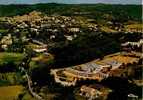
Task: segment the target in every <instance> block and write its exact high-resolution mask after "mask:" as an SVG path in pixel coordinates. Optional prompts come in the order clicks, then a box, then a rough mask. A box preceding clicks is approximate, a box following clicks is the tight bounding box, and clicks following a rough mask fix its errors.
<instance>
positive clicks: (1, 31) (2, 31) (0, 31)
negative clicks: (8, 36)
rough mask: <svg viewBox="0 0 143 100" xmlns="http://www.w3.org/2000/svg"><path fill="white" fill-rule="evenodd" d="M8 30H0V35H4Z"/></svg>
mask: <svg viewBox="0 0 143 100" xmlns="http://www.w3.org/2000/svg"><path fill="white" fill-rule="evenodd" d="M7 31H8V30H6V29H0V33H4V32H7Z"/></svg>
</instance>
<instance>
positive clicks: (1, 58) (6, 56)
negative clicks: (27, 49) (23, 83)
mask: <svg viewBox="0 0 143 100" xmlns="http://www.w3.org/2000/svg"><path fill="white" fill-rule="evenodd" d="M22 59H23V54H22V53H7V52H1V53H0V64H3V63H4V62H7V61H13V62H15V63H19V62H20V61H21V60H22Z"/></svg>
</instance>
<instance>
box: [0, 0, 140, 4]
mask: <svg viewBox="0 0 143 100" xmlns="http://www.w3.org/2000/svg"><path fill="white" fill-rule="evenodd" d="M141 1H142V0H0V4H36V3H66V4H80V3H109V4H141V3H142V2H141Z"/></svg>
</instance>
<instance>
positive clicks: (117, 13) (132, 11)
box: [0, 3, 142, 21]
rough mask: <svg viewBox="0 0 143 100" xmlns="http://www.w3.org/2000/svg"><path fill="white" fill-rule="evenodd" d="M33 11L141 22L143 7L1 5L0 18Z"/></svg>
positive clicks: (50, 4) (108, 5)
mask: <svg viewBox="0 0 143 100" xmlns="http://www.w3.org/2000/svg"><path fill="white" fill-rule="evenodd" d="M33 10H37V11H41V12H43V13H45V14H47V15H65V16H74V15H76V16H77V15H82V16H85V17H89V18H94V19H96V20H100V19H105V20H107V19H116V20H121V21H124V20H135V21H141V16H142V5H111V4H56V3H48V4H35V5H0V16H15V15H23V14H26V13H29V12H31V11H33Z"/></svg>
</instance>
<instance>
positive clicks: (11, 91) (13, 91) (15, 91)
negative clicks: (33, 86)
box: [0, 85, 23, 100]
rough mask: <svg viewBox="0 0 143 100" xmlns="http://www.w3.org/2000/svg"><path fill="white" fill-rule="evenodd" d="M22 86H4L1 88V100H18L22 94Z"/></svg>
mask: <svg viewBox="0 0 143 100" xmlns="http://www.w3.org/2000/svg"><path fill="white" fill-rule="evenodd" d="M22 90H23V87H22V86H18V85H17V86H3V87H0V100H16V99H17V97H18V95H19V94H20V93H21V92H22Z"/></svg>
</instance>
